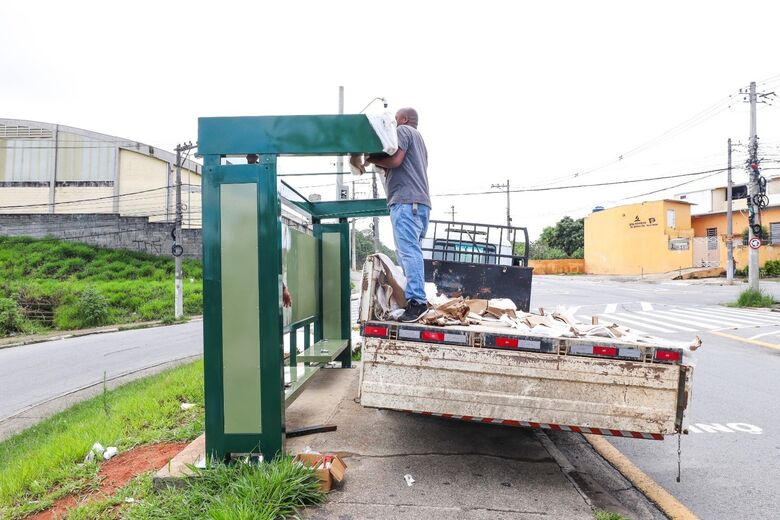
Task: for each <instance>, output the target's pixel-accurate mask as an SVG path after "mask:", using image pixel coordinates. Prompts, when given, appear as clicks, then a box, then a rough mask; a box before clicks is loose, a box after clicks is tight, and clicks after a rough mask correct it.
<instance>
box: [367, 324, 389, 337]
mask: <svg viewBox="0 0 780 520" xmlns="http://www.w3.org/2000/svg"><path fill="white" fill-rule="evenodd" d="M363 335H364V336H370V337H374V338H386V337H387V327H377V326H375V325H366V326H365V327H363Z"/></svg>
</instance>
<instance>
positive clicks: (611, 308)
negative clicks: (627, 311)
mask: <svg viewBox="0 0 780 520" xmlns="http://www.w3.org/2000/svg"><path fill="white" fill-rule="evenodd" d="M615 311H617V303H610V304H609V305H607V306H606V307H604V314H612V313H613V312H615Z"/></svg>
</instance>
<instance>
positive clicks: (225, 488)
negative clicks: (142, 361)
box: [0, 361, 325, 520]
mask: <svg viewBox="0 0 780 520" xmlns="http://www.w3.org/2000/svg"><path fill="white" fill-rule="evenodd" d="M183 402H187V403H194V404H195V405H196V406H195V407H194V408H191V409H188V410H182V409H181V406H180V404H181V403H183ZM203 410H204V408H203V363H202V362H200V361H199V362H196V363H192V364H189V365H185V366H182V367H178V368H175V369H173V370H170V371H168V372H165V373H163V374H159V375H157V376H152V377H150V378H146V379H143V380H140V381H136V382H133V383H130V384H128V385H126V386H123V387H120V388H118V389H116V390H113V391H107V392H104V393H103V395H101V396H97V397H95V398H93V399H91V400H89V401H86V402H83V403H81V404H77V405H76V406H74V407H73V408H70V409H69V410H66V411H65V412H62V413H60V414H58V415H56V416H54V417H51V418H50V419H47V420H45V421H43V422H42V423H40V424H38V425H37V426H34V427H32V428H30V429H28V430H26V431H24V432H22V433H21V434H19V435H17V436H15V437H12V438H10V439H8V440H6V441H4V442H1V443H0V518H4V519H5V518H8V519H9V520H10V519H21V518H24V517H25V516H27V515H29V514H32V513H34V512H37V511H42V510H44V509H47V508H48V507H51V506H52V505H53V504H54V502H56V501H57V500H58V499H60V498H62V497H65V496H68V495H72V494H77V495H78V494H85V493H89V492H90V491H93V490H95V489H97V488H98V486H99V482H98V471H99V469H100V465H99V464H97V463H95V462H84V457H85V455H86V454H87V452H88V451H89V449H90V447H91V446H92V444H93V443H94V442H96V441H97V442H100V443H101V444H103V445H104V446H117V447H118V448H119V451H120V453H122V452H124V451H127V450H129V449H131V448H133V447H135V446H139V445H143V444H150V443H157V442H177V441H189V440H191V439H194V438H195V437H197V436H198V435H199V434H200V433H201V432H202V431H203V425H204V419H203ZM126 499H128V501H126ZM324 499H325V495H324V494H323V493H321V492H320V490H319V481H318V480H317V477H316V475H315V474H314V472H313V471H312V470H311V469H309V468H306V467H303V466H301V465H299V464H294V463H293V462H292V460H291V459H290V458H289V457H285V458H280V459H278V460H275V461H274V462H272V463H270V464H261V465H250V464H240V463H239V464H232V465H224V464H214V465H212V466H211V467H209V468H208V469H207V470H203V471H200V474H199V477H198V478H197V479H193V481H192V485H191V486H189V487H187V488H186V489H183V490H175V489H168V490H165V491H161V492H157V491H155V490H154V489H153V487H152V475H151V472H148V473H145V474H141V475H138V476H137V477H135V478H134V479H132V480H130V482H129V483H128V484H127V485H125V486H124V487H122V488H121V489H119V490H118V491H117V492H116V493H115V494H114V495H113V496H108V497H106V496H102V495H96V496H95V498H94V500H90V501H86V502H85V503H83V504H81V505H78V506H77V507H75V508H74V509H71V510H69V511H68V518H69V519H71V520H78V519H84V520H95V519H115V518H120V517H121V518H129V519H182V520H183V519H200V518H203V519H206V518H208V519H217V520H219V519H225V520H227V519H240V518H253V519H255V518H258V519H269V520H271V519H276V518H286V517H288V516H291V515H294V514H296V510H297V509H300V508H302V507H305V506H307V505H313V504H318V503H321V502H322V501H323V500H324Z"/></svg>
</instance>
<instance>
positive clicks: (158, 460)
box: [25, 442, 187, 520]
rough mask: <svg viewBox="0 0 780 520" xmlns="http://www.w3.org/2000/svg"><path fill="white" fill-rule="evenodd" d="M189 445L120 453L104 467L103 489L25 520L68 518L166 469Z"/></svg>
mask: <svg viewBox="0 0 780 520" xmlns="http://www.w3.org/2000/svg"><path fill="white" fill-rule="evenodd" d="M185 446H187V443H166V442H163V443H160V444H149V445H147V446H138V447H137V448H133V449H132V450H130V451H127V452H124V453H120V454H119V455H117V456H116V457H114V458H112V459H111V460H109V461H108V462H104V463H103V464H101V466H100V471H99V472H98V481H99V482H100V488H99V489H98V490H97V491H92V492H90V493H87V494H85V495H81V496H77V495H70V496H67V497H63V498H61V499H59V500H57V502H55V503H54V505H53V506H52V507H50V508H49V509H47V510H45V511H41V512H39V513H35V514H34V515H32V516H28V517H25V520H56V519H59V518H65V515H66V514H67V511H68V509H71V508H73V507H75V506H78V505H81V504H84V503H86V502H89V501H92V500H96V499H101V498H106V497H110V496H111V495H113V494H114V493H116V492H117V490H119V489H120V488H121V487H123V486H124V485H125V484H127V483H128V482H130V480H131V479H132V478H133V477H135V476H137V475H140V474H141V473H144V472H146V471H152V470H158V469H160V468H162V467H163V466H165V465H166V464H167V463H168V461H170V460H171V459H172V458H173V457H174V456H175V455H176V454H178V453H179V452H180V451H181V450H183V449H184V447H185Z"/></svg>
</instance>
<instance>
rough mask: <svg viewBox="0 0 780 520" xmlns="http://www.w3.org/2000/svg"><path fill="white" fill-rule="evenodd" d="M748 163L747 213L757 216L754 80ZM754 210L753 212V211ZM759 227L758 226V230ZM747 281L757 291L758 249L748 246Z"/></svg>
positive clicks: (751, 87)
mask: <svg viewBox="0 0 780 520" xmlns="http://www.w3.org/2000/svg"><path fill="white" fill-rule="evenodd" d="M748 163H749V165H750V166H751V168H750V170H749V171H748V176H749V182H748V200H747V203H748V212H749V214H751V215H752V214H755V215H756V217H759V213H758V209H759V208H758V207H756V206H755V205H754V204H753V202H754V200H753V199H754V196H755V195H756V194H758V192H759V187H758V171H757V170H758V137H757V135H756V82H755V81H751V82H750V158H749V159H748ZM753 212H755V213H753ZM754 223H756V224H758V225H759V226H760V225H761V219H760V218H756V219H755V220H753V219H752V218H751V219H750V225H748V237H749V239H752V238H753V237H754V236H755V233H754V232H753V224H754ZM760 229H761V228H760V227H759V230H760ZM748 254H749V257H748V283H749V284H750V288H751V289H753V290H754V291H758V290H759V288H758V249H754V248H752V247H751V248H750V252H749V253H748Z"/></svg>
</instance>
